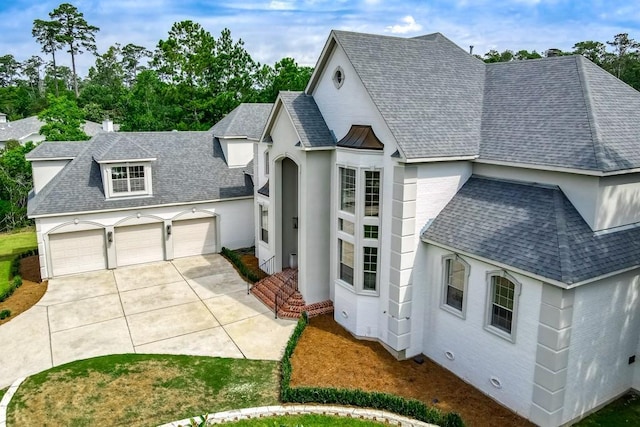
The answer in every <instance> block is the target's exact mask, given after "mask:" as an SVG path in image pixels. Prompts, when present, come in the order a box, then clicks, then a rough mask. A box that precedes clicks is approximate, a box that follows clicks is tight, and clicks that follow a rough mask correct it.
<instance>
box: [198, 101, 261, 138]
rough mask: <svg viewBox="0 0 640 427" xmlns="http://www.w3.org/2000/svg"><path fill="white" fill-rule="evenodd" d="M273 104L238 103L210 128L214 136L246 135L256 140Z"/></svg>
mask: <svg viewBox="0 0 640 427" xmlns="http://www.w3.org/2000/svg"><path fill="white" fill-rule="evenodd" d="M272 107H273V104H267V103H264V104H240V105H238V106H237V107H236V108H235V109H234V110H233V111H231V112H230V113H229V114H227V115H226V116H225V117H224V118H223V119H222V120H220V121H219V122H218V123H216V124H215V125H214V126H213V127H212V128H211V129H210V130H211V131H212V132H213V135H214V136H215V137H216V138H224V137H238V136H240V137H246V138H248V139H254V140H258V139H260V136H261V135H262V131H263V130H264V126H265V124H266V123H267V119H268V118H269V113H270V112H271V108H272Z"/></svg>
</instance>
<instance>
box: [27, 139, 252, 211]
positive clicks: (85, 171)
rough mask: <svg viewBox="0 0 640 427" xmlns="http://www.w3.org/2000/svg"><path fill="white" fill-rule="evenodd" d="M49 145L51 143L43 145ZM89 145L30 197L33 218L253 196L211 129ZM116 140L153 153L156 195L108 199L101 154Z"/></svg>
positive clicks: (153, 178) (246, 181)
mask: <svg viewBox="0 0 640 427" xmlns="http://www.w3.org/2000/svg"><path fill="white" fill-rule="evenodd" d="M45 144H50V143H45ZM83 144H85V145H84V146H85V149H84V150H83V151H82V152H81V153H79V155H78V156H77V157H76V158H75V159H74V160H72V161H71V162H69V164H68V165H67V166H66V167H65V168H64V169H63V170H62V171H61V172H60V173H59V174H58V175H57V176H56V177H55V178H54V179H52V180H51V182H49V183H48V184H47V185H46V186H45V187H44V188H43V189H42V190H41V191H40V192H39V193H38V194H37V195H35V196H34V197H33V198H32V199H31V200H29V205H28V214H29V216H31V217H33V216H39V215H51V214H60V213H70V212H90V211H99V210H105V209H127V208H135V207H145V206H157V205H164V204H170V203H189V202H198V201H205V200H218V199H227V198H233V197H244V196H252V195H253V184H252V182H251V179H250V177H249V176H248V175H246V174H245V173H244V171H243V169H242V168H234V169H230V168H228V167H227V164H226V163H225V161H224V156H223V153H222V149H221V147H220V144H219V143H218V142H217V141H215V140H214V138H213V135H212V134H211V132H127V133H121V134H114V133H100V134H98V135H96V136H95V137H94V138H93V139H92V140H90V141H86V142H84V143H83ZM113 144H122V149H123V150H124V151H125V152H126V148H127V146H129V145H130V144H135V145H137V146H139V147H141V148H143V149H144V150H146V151H148V152H149V153H152V154H153V155H154V157H156V159H157V160H156V161H154V162H153V163H152V180H153V184H152V185H153V195H152V196H150V197H143V198H126V197H122V198H117V199H115V198H114V199H110V200H106V199H105V194H104V190H103V185H102V179H101V176H100V166H99V165H98V163H97V162H96V161H95V160H94V156H98V157H100V156H101V155H103V154H104V153H105V152H109V149H110V148H113Z"/></svg>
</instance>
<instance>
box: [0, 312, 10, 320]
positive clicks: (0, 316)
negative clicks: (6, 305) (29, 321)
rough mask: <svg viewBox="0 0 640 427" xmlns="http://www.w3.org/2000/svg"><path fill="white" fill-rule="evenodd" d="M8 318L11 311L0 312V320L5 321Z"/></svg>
mask: <svg viewBox="0 0 640 427" xmlns="http://www.w3.org/2000/svg"><path fill="white" fill-rule="evenodd" d="M9 316H11V310H2V311H0V320H2V319H6V318H7V317H9Z"/></svg>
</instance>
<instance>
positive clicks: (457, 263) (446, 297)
mask: <svg viewBox="0 0 640 427" xmlns="http://www.w3.org/2000/svg"><path fill="white" fill-rule="evenodd" d="M469 270H470V267H469V264H467V263H466V262H464V260H462V258H460V257H459V256H457V255H447V256H445V257H444V258H443V259H442V278H443V289H442V304H441V307H442V308H444V309H445V310H447V311H450V312H452V313H453V314H457V315H459V316H462V317H464V312H465V308H466V302H467V301H466V298H465V295H466V293H467V285H468V283H469Z"/></svg>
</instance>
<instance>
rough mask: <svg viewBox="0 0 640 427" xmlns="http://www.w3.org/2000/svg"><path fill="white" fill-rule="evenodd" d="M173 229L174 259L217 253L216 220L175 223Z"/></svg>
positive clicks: (207, 219) (206, 219) (190, 220)
mask: <svg viewBox="0 0 640 427" xmlns="http://www.w3.org/2000/svg"><path fill="white" fill-rule="evenodd" d="M171 228H172V234H173V256H174V258H180V257H185V256H192V255H201V254H210V253H214V252H216V249H217V248H216V225H215V219H214V218H198V219H187V220H183V221H174V222H173V225H172V227H171Z"/></svg>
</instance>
